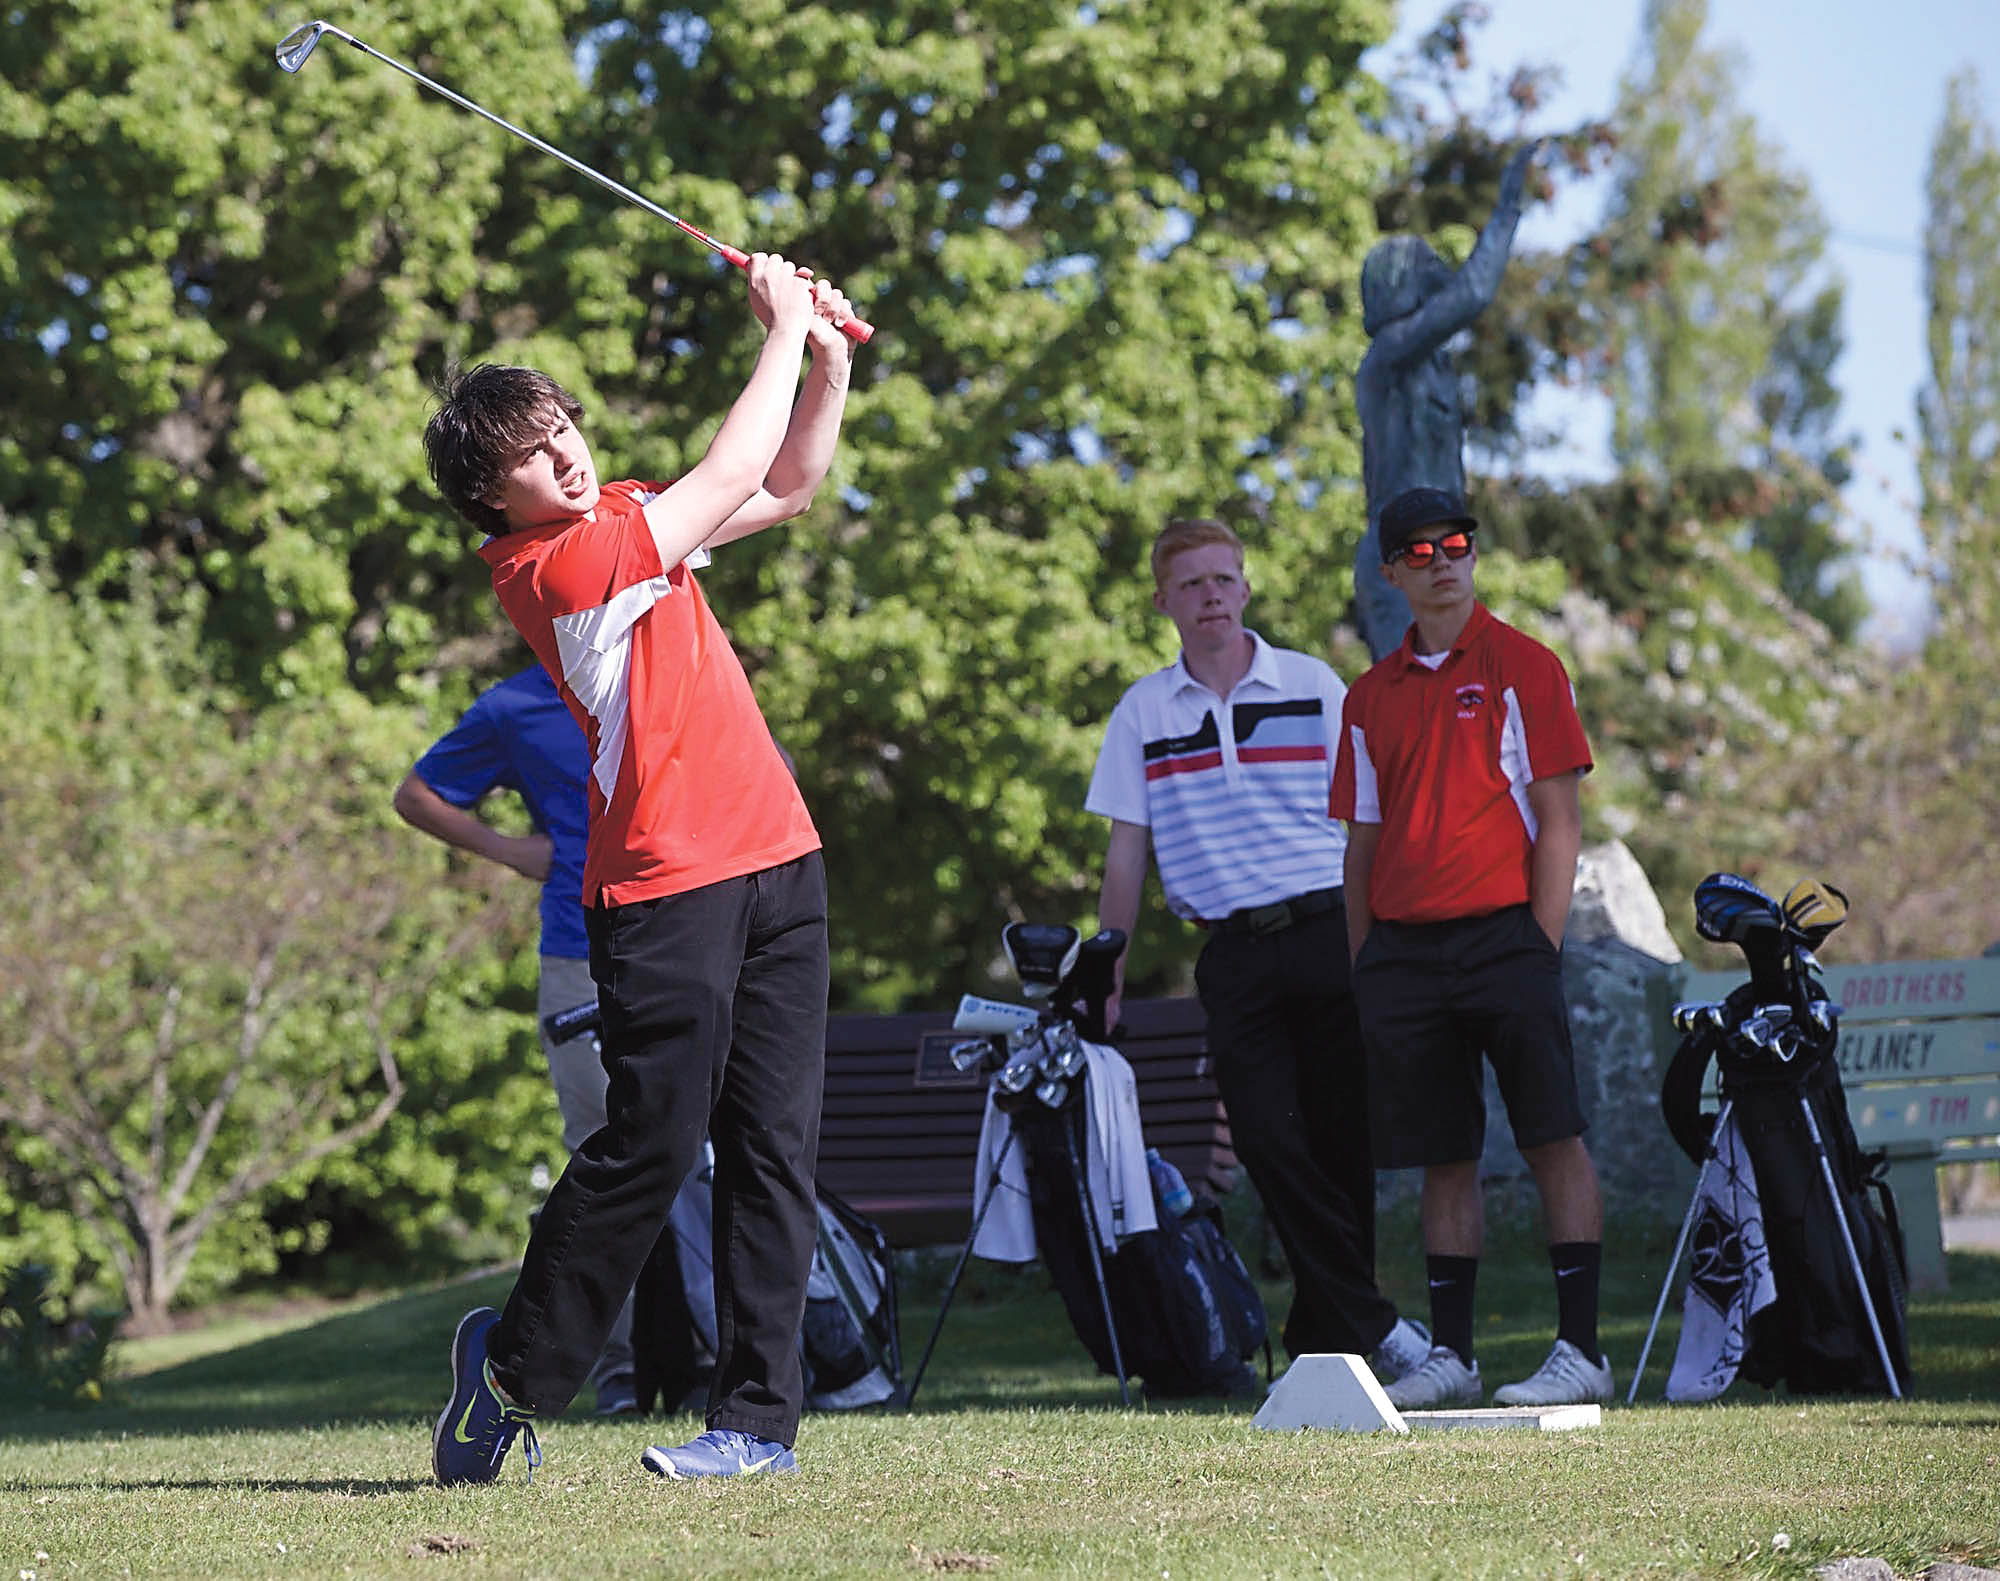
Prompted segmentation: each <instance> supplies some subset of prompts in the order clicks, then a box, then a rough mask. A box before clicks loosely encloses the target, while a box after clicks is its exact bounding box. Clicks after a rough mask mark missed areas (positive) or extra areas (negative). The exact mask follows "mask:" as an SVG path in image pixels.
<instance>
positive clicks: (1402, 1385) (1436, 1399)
mask: <svg viewBox="0 0 2000 1581" xmlns="http://www.w3.org/2000/svg"><path fill="white" fill-rule="evenodd" d="M1382 1392H1383V1393H1384V1394H1386V1395H1388V1397H1389V1403H1390V1404H1391V1405H1393V1406H1394V1407H1395V1408H1396V1409H1397V1410H1399V1411H1443V1410H1449V1409H1450V1408H1451V1407H1452V1406H1455V1405H1477V1404H1478V1403H1479V1397H1480V1395H1481V1394H1482V1393H1483V1392H1484V1391H1483V1390H1482V1389H1481V1388H1480V1386H1479V1363H1478V1362H1476V1361H1475V1362H1474V1363H1473V1364H1472V1365H1471V1366H1470V1367H1468V1366H1466V1364H1465V1363H1464V1362H1462V1361H1460V1360H1459V1359H1458V1352H1457V1351H1455V1350H1453V1349H1452V1348H1451V1347H1450V1346H1449V1345H1433V1346H1432V1347H1431V1353H1430V1354H1429V1355H1428V1356H1426V1357H1425V1358H1424V1359H1423V1361H1422V1363H1421V1364H1420V1365H1419V1366H1417V1367H1416V1368H1415V1369H1414V1370H1413V1371H1411V1372H1408V1373H1405V1374H1404V1375H1403V1376H1402V1377H1400V1378H1398V1379H1397V1380H1396V1381H1395V1382H1394V1383H1392V1384H1390V1385H1389V1387H1388V1388H1386V1389H1384V1390H1383V1391H1382Z"/></svg>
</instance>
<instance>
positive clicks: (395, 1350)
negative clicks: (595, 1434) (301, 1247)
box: [0, 1274, 512, 1488]
mask: <svg viewBox="0 0 2000 1581" xmlns="http://www.w3.org/2000/svg"><path fill="white" fill-rule="evenodd" d="M511 1282H512V1275H511V1274H496V1275H490V1276H487V1277H485V1278H481V1279H475V1280H471V1281H464V1282H458V1283H453V1284H450V1285H445V1286H442V1287H439V1288H436V1289H431V1290H420V1291H415V1292H412V1293H409V1294H404V1295H395V1296H390V1297H387V1298H385V1299H383V1300H379V1301H374V1302H371V1303H370V1304H368V1305H365V1306H356V1307H353V1308H350V1309H348V1310H345V1311H340V1312H335V1313H333V1314H332V1315H330V1316H328V1317H324V1318H321V1319H319V1320H318V1321H317V1322H313V1323H307V1324H305V1325H303V1326H301V1327H298V1328H294V1329H289V1330H286V1331H285V1332H283V1333H278V1334H270V1335H267V1336H265V1337H264V1338H261V1339H254V1340H251V1341H249V1342H248V1343H246V1344H242V1345H238V1346H235V1347H234V1348H232V1349H229V1350H223V1351H217V1352H215V1353H214V1354H212V1355H207V1356H199V1357H196V1358H195V1359H193V1360H191V1361H184V1362H181V1363H180V1364H178V1365H177V1366H172V1367H165V1368H162V1369H161V1370H160V1371H158V1372H152V1373H147V1374H144V1375H143V1376H140V1377H128V1378H119V1377H117V1376H116V1364H117V1353H116V1350H115V1349H114V1351H113V1377H112V1382H111V1386H110V1389H109V1398H107V1399H106V1400H105V1401H104V1403H103V1404H101V1405H97V1406H91V1407H86V1408H82V1409H76V1410H62V1411H36V1412H33V1413H22V1414H19V1415H10V1414H6V1413H5V1409H4V1405H0V1439H12V1440H22V1439H39V1440H42V1441H44V1442H46V1441H49V1440H54V1439H72V1438H86V1437H95V1436H101V1435H112V1434H117V1433H156V1432H157V1433H210V1432H226V1431H247V1432H257V1431H269V1432H291V1431H296V1430H298V1429H300V1428H314V1427H335V1426H352V1425H356V1424H359V1423H363V1422H382V1423H403V1422H407V1423H409V1424H411V1430H412V1431H413V1433H415V1434H416V1435H417V1438H418V1440H419V1441H422V1440H423V1439H427V1438H428V1437H429V1433H430V1425H431V1422H432V1420H433V1419H434V1418H435V1416H436V1414H437V1411H438V1408H439V1407H440V1406H441V1405H443V1404H444V1401H445V1398H446V1396H448V1395H449V1394H450V1392H451V1361H450V1355H451V1338H452V1334H453V1332H454V1331H455V1330H456V1328H457V1326H458V1320H459V1318H460V1316H461V1315H463V1314H464V1312H465V1311H466V1309H467V1308H469V1307H475V1306H482V1305H488V1306H490V1305H497V1304H498V1303H499V1302H500V1301H502V1300H504V1299H505V1297H506V1293H507V1287H508V1285H509V1284H510V1283H511ZM419 1424H421V1425H419ZM185 1485H186V1486H194V1485H195V1484H185ZM236 1485H238V1484H217V1486H236ZM299 1486H302V1487H321V1486H325V1487H333V1488H337V1487H339V1486H341V1484H340V1483H339V1482H337V1481H336V1482H330V1483H326V1484H318V1483H312V1484H299ZM385 1486H398V1485H397V1484H387V1485H385Z"/></svg>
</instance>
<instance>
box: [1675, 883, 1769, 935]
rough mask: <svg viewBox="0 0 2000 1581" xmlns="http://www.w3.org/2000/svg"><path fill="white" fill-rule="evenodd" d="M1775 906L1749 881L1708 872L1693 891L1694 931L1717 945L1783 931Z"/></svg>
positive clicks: (1767, 896)
mask: <svg viewBox="0 0 2000 1581" xmlns="http://www.w3.org/2000/svg"><path fill="white" fill-rule="evenodd" d="M1784 922H1785V917H1784V913H1783V912H1781V911H1780V910H1779V909H1778V903H1777V902H1776V901H1775V900H1773V899H1772V898H1771V897H1770V896H1769V895H1767V894H1765V893H1764V891H1763V890H1761V889H1759V888H1758V887H1757V886H1756V885H1755V884H1753V883H1751V882H1750V880H1749V879H1747V878H1742V877H1740V876H1738V875H1737V874H1735V873H1710V874H1709V875H1708V877H1706V878H1704V879H1703V880H1702V881H1701V882H1700V883H1699V884H1697V885H1695V890H1694V928H1695V932H1697V933H1699V934H1700V935H1701V936H1702V937H1703V938H1704V939H1709V940H1712V941H1713V942H1715V943H1717V944H1739V945H1740V944H1743V943H1745V941H1746V940H1750V939H1754V938H1756V937H1757V936H1758V935H1760V934H1775V933H1776V932H1778V931H1779V930H1780V929H1781V928H1783V926H1784Z"/></svg>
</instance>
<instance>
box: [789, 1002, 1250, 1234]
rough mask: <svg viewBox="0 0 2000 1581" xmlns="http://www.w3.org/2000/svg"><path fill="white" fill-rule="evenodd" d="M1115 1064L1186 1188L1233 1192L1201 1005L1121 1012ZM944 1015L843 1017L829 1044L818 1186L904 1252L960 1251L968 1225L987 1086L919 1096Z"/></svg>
mask: <svg viewBox="0 0 2000 1581" xmlns="http://www.w3.org/2000/svg"><path fill="white" fill-rule="evenodd" d="M1124 1018H1125V1034H1124V1036H1122V1037H1121V1038H1120V1039H1119V1041H1118V1049H1119V1052H1120V1053H1122V1054H1123V1055H1124V1056H1125V1058H1126V1059H1127V1060H1128V1061H1130V1063H1131V1065H1132V1072H1133V1075H1134V1076H1135V1077H1136V1078H1137V1080H1138V1085H1139V1115H1140V1120H1141V1122H1142V1124H1143V1126H1144V1128H1145V1133H1146V1141H1147V1143H1148V1145H1150V1146H1153V1147H1156V1148H1158V1149H1159V1150H1160V1153H1161V1155H1162V1156H1163V1157H1165V1158H1166V1159H1168V1160H1169V1161H1170V1162H1172V1163H1173V1164H1174V1165H1175V1167H1177V1168H1178V1169H1179V1170H1180V1171H1181V1173H1182V1174H1184V1175H1185V1176H1186V1177H1187V1179H1188V1182H1189V1184H1191V1185H1194V1186H1197V1187H1201V1186H1206V1187H1207V1188H1208V1189H1209V1190H1211V1191H1215V1192H1221V1191H1226V1190H1227V1189H1228V1188H1229V1185H1230V1183H1231V1182H1232V1181H1233V1179H1234V1177H1235V1171H1236V1155H1235V1154H1234V1153H1233V1152H1232V1151H1231V1149H1230V1145H1229V1123H1228V1121H1227V1119H1226V1118H1225V1117H1224V1115H1223V1112H1222V1100H1221V1097H1220V1095H1219V1094H1218V1093H1217V1091H1216V1087H1215V1079H1214V1077H1213V1076H1212V1075H1211V1074H1210V1071H1209V1066H1208V1052H1207V1041H1206V1022H1205V1020H1204V1018H1203V1016H1202V1013H1201V1006H1200V1004H1199V1003H1198V1002H1197V1001H1195V1000H1193V999H1148V1000H1135V1001H1133V1002H1131V1003H1129V1004H1127V1005H1126V1006H1125V1007H1124ZM950 1026H951V1015H950V1013H949V1012H946V1011H930V1012H919V1013H916V1014H911V1015H892V1016H885V1015H836V1016H833V1017H831V1018H830V1020H829V1022H828V1025H827V1038H826V1100H825V1106H824V1111H823V1117H822V1119H821V1123H820V1145H819V1159H820V1163H819V1178H820V1180H821V1181H822V1182H823V1183H824V1184H825V1185H826V1186H827V1187H828V1188H829V1189H830V1190H832V1191H834V1192H835V1193H837V1194H838V1195H839V1196H841V1197H843V1198H845V1199H846V1200H847V1201H848V1202H850V1203H852V1204H853V1205H854V1206H855V1207H856V1208H858V1209H859V1210H860V1211H861V1212H863V1213H865V1214H867V1215H868V1216H869V1217H870V1218H871V1219H873V1220H875V1222H876V1223H878V1224H880V1225H881V1226H882V1230H883V1233H884V1234H886V1235H887V1236H888V1238H889V1240H890V1241H891V1243H893V1244H895V1245H898V1246H929V1245H941V1244H945V1243H948V1242H951V1241H962V1240H963V1239H964V1238H965V1236H966V1234H967V1232H968V1231H969V1230H970V1228H971V1225H972V1169H973V1158H974V1153H975V1152H976V1150H977V1147H978V1143H979V1124H980V1119H981V1117H982V1116H983V1115H984V1113H985V1107H986V1084H985V1081H984V1080H983V1079H982V1080H981V1081H980V1082H979V1084H978V1085H976V1086H967V1087H919V1086H917V1085H916V1082H915V1074H916V1065H917V1055H918V1050H919V1048H920V1046H921V1044H922V1042H923V1039H924V1037H925V1035H926V1034H933V1035H935V1034H939V1033H943V1032H946V1031H948V1030H949V1029H950Z"/></svg>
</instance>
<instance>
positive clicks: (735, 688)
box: [479, 482, 820, 906]
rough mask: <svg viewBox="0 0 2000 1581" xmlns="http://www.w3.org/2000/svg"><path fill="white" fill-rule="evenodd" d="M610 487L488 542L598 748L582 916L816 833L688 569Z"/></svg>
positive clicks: (502, 586) (513, 611) (802, 846)
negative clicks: (588, 501) (663, 553)
mask: <svg viewBox="0 0 2000 1581" xmlns="http://www.w3.org/2000/svg"><path fill="white" fill-rule="evenodd" d="M663 487H664V485H660V484H651V483H630V482H625V483H610V484H607V485H605V487H604V489H603V491H602V493H601V495H600V496H599V499H598V502H597V506H596V508H595V509H594V510H592V511H591V512H590V513H589V514H588V515H585V516H580V517H578V518H576V519H575V520H574V521H570V522H559V523H556V524H554V525H551V526H546V527H535V528H530V529H527V530H526V531H523V532H517V533H509V534H507V535H506V536H504V537H499V538H492V539H489V540H488V541H487V542H486V543H485V544H484V545H482V546H481V548H480V550H479V553H480V557H481V558H482V559H484V560H485V561H486V563H487V564H488V565H489V566H491V567H492V568H493V591H494V592H495V593H496V594H497V595H498V596H499V599H500V604H501V607H502V608H503V609H505V610H506V611H507V616H508V618H509V619H510V620H512V621H513V623H514V626H515V628H516V629H517V630H518V631H519V632H520V633H521V635H522V636H523V637H524V638H526V639H527V643H528V646H529V647H530V648H532V649H534V652H535V657H536V658H538V659H540V660H541V661H542V665H543V667H544V668H545V669H547V671H548V672H549V674H551V675H553V676H554V677H555V678H556V684H557V687H558V689H559V690H560V691H561V693H562V697H563V701H564V702H565V703H567V704H568V705H569V709H570V712H571V713H573V714H574V715H575V716H576V718H577V722H578V723H579V724H581V725H582V726H583V730H584V734H585V736H587V737H588V739H589V742H590V842H589V847H588V849H587V851H586V853H585V856H584V867H583V902H584V904H585V905H586V906H622V905H628V904H630V903H631V902H633V901H638V900H652V899H657V898H658V897H660V896H663V895H677V894H681V893H684V892H685V891H687V890H691V889H699V888H700V887H701V886H702V885H704V884H713V883H717V882H719V881H721V880H722V879H725V878H739V877H741V876H743V875H744V874H746V873H755V872H760V871H762V870H763V869H765V868H768V867H775V866H777V865H778V864H780V863H782V862H789V861H791V860H793V859H794V858H796V857H800V856H804V855H805V854H806V853H807V852H809V851H816V850H818V849H819V844H820V841H819V834H818V832H817V831H816V830H815V829H814V828H813V823H812V818H811V816H810V814H808V813H807V811H806V806H805V802H804V801H803V800H802V799H801V798H800V796H799V791H798V787H797V785H796V784H794V783H793V780H792V776H791V774H790V772H789V771H788V770H787V769H786V768H785V764H784V760H783V759H782V758H781V757H779V755H778V749H777V745H776V743H775V742H773V741H772V739H771V732H770V729H769V727H768V726H766V724H765V723H764V716H763V714H762V713H761V712H760V711H759V710H758V707H757V701H756V698H755V697H754V696H752V695H751V691H750V683H749V680H748V679H747V678H746V677H745V676H744V674H743V666H742V664H741V663H740V662H739V661H738V660H737V657H736V652H735V650H734V649H733V648H731V647H730V645H729V638H728V637H727V636H726V635H725V634H724V632H723V630H722V627H721V626H720V625H719V624H717V622H716V619H715V616H714V615H713V614H711V613H710V612H709V608H708V603H707V601H706V600H705V599H704V598H703V597H702V596H701V589H700V588H699V587H698V586H697V585H696V583H695V580H694V577H693V576H692V574H691V573H690V565H691V564H694V563H699V564H706V563H707V562H706V557H705V556H702V557H701V558H700V559H699V560H697V558H696V556H690V557H689V559H688V561H684V562H683V563H681V564H680V565H677V566H675V567H673V568H672V569H671V570H668V569H667V568H666V567H664V566H663V565H661V563H660V553H659V549H658V548H657V546H656V545H655V543H654V541H653V534H652V530H651V529H650V528H649V527H648V526H647V525H646V516H645V505H646V502H647V501H648V500H650V499H652V498H653V497H654V496H655V495H656V494H658V493H659V492H660V491H661V489H662V488H663Z"/></svg>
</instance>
